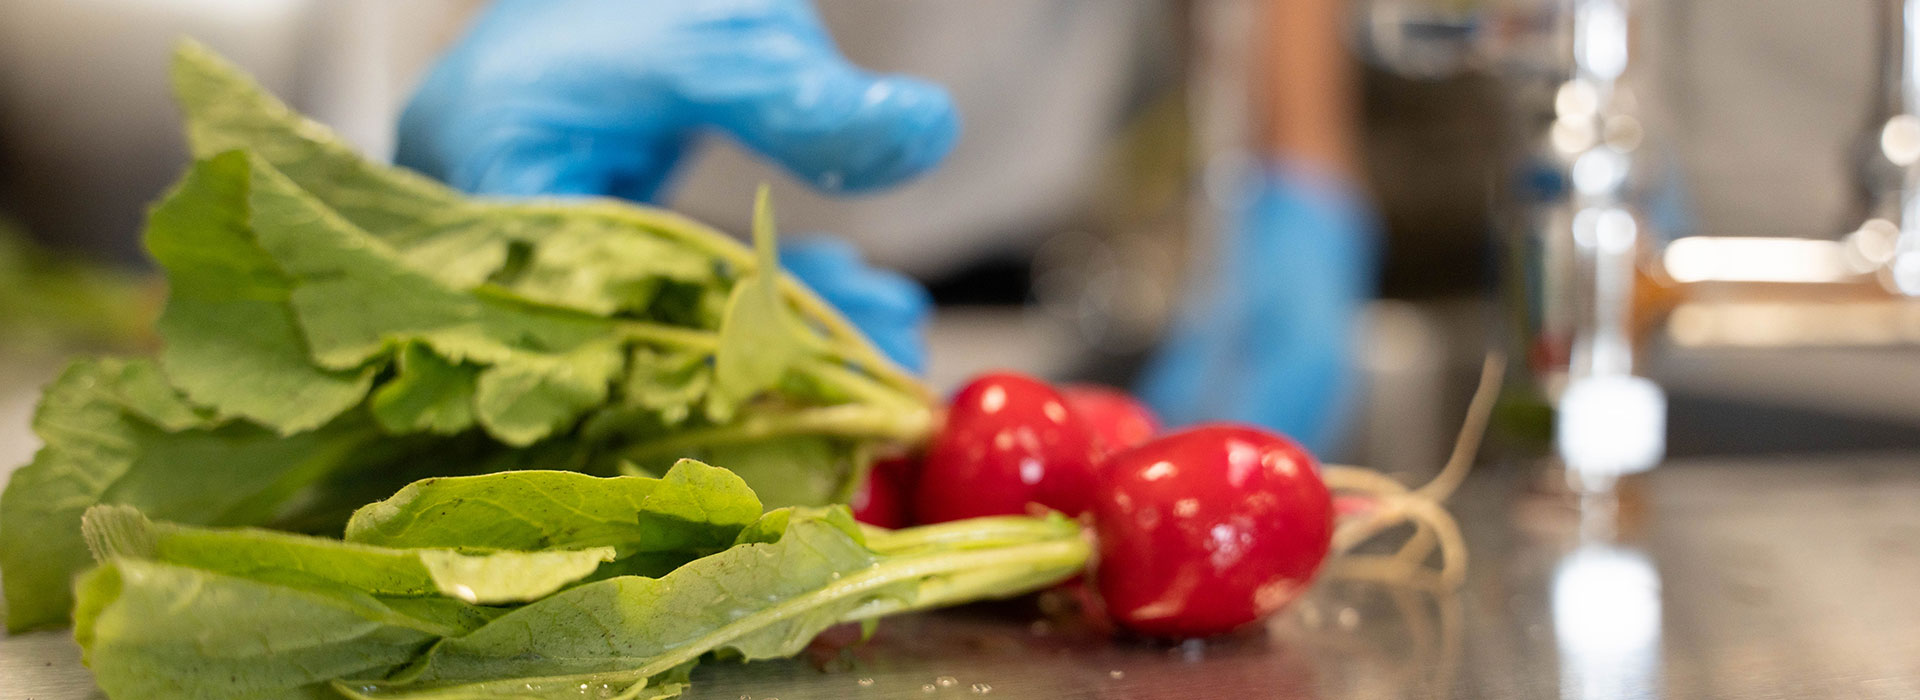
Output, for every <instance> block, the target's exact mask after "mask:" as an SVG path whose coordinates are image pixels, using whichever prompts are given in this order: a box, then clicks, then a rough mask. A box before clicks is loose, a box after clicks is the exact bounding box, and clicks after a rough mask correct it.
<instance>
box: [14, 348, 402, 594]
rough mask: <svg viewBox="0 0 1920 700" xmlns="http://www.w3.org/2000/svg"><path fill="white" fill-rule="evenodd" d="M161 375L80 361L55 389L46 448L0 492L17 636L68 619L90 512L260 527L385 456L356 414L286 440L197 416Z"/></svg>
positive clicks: (43, 411)
mask: <svg viewBox="0 0 1920 700" xmlns="http://www.w3.org/2000/svg"><path fill="white" fill-rule="evenodd" d="M158 376H159V374H158V371H157V370H155V369H154V367H153V365H152V363H151V362H150V361H144V360H118V359H98V360H82V361H78V362H75V363H74V364H73V365H71V366H70V367H68V368H67V370H66V372H64V373H63V374H61V376H60V378H59V379H58V380H55V382H54V383H53V385H52V386H51V387H48V389H47V393H46V395H45V396H44V397H43V398H42V400H41V403H40V407H39V410H38V411H36V412H35V414H34V432H35V434H37V435H38V436H39V437H40V439H41V441H42V442H43V443H44V446H43V447H41V448H40V451H39V452H38V453H37V454H35V455H34V460H33V463H31V464H28V465H27V466H24V467H21V468H20V469H19V470H17V471H15V472H14V473H13V475H12V476H11V478H10V479H9V481H8V482H7V489H6V493H5V494H4V495H0V567H4V569H5V570H6V577H5V579H4V582H5V586H6V595H7V627H8V628H9V629H12V630H22V629H27V628H30V627H36V626H40V625H46V624H53V623H57V622H59V621H61V620H63V619H64V618H65V616H66V614H67V611H68V610H69V608H70V605H71V601H72V598H71V594H70V592H69V590H68V586H69V583H70V582H71V581H72V579H73V576H74V574H76V573H79V571H80V570H81V569H82V568H84V567H86V566H87V564H88V563H89V560H88V557H87V551H86V546H85V544H84V542H83V540H82V539H81V535H80V516H81V514H82V513H83V512H85V511H86V509H87V508H88V507H89V506H92V505H94V504H98V503H125V504H129V505H133V506H135V507H138V508H140V509H141V510H143V511H145V512H148V513H152V514H154V515H156V516H157V517H164V518H168V519H172V520H179V521H183V522H194V523H232V522H263V521H265V520H266V519H267V518H269V517H271V516H273V515H275V514H276V513H277V512H278V509H279V508H280V507H281V506H282V505H283V504H285V503H286V502H287V500H288V499H290V498H292V497H293V496H294V495H295V494H297V493H299V492H300V491H301V489H303V488H305V487H306V486H307V485H309V484H311V483H313V482H314V481H316V480H318V479H320V478H322V477H324V476H325V475H327V474H330V473H332V472H334V471H336V470H339V469H343V468H347V467H348V466H349V465H352V464H356V463H365V461H368V460H375V459H378V458H380V457H381V456H383V455H385V454H387V451H386V450H376V449H367V446H368V444H369V442H370V441H371V440H372V439H373V438H375V437H376V435H377V432H376V431H375V430H374V429H373V426H372V425H370V424H368V423H366V422H365V421H363V420H354V419H353V418H352V417H351V416H349V417H346V418H343V419H341V420H339V421H336V422H334V423H333V424H330V425H328V426H327V427H325V428H322V429H320V430H316V431H312V432H308V433H301V434H299V435H295V436H291V437H285V438H283V437H281V436H279V435H276V434H274V433H272V432H270V431H267V430H264V429H261V428H257V427H253V426H250V425H244V424H220V423H217V422H215V421H212V420H210V419H205V418H197V417H196V413H195V410H196V409H194V408H193V407H192V406H191V404H188V403H186V401H185V400H184V399H183V398H181V397H180V396H179V395H178V394H177V393H170V392H168V391H165V390H163V389H162V388H161V386H160V385H158V383H157V377H158ZM156 421H157V422H156ZM175 431H179V432H175ZM394 447H395V448H397V447H398V445H396V446H394Z"/></svg>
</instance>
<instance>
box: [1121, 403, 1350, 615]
mask: <svg viewBox="0 0 1920 700" xmlns="http://www.w3.org/2000/svg"><path fill="white" fill-rule="evenodd" d="M1319 469H1320V465H1319V463H1318V462H1316V461H1315V460H1314V458H1313V456H1312V455H1310V454H1308V453H1307V451H1306V450H1305V449H1304V448H1302V447H1300V445H1299V444H1297V443H1295V442H1294V441H1292V440H1289V439H1287V438H1285V437H1281V436H1279V435H1275V434H1273V433H1270V432H1267V431H1264V430H1260V429H1258V428H1251V427H1244V426H1237V425H1207V426H1201V427H1196V428H1191V429H1188V430H1183V431H1180V432H1177V433H1174V434H1172V435H1168V436H1166V437H1162V438H1159V439H1157V440H1154V441H1152V442H1149V443H1147V444H1145V445H1141V446H1140V447H1136V448H1134V449H1132V450H1128V451H1126V452H1122V453H1120V454H1118V455H1114V456H1113V458H1112V459H1110V460H1108V461H1107V462H1106V464H1104V465H1103V466H1102V467H1101V470H1102V471H1101V474H1100V477H1101V483H1100V491H1099V494H1098V496H1097V497H1096V498H1095V500H1094V503H1093V515H1094V529H1095V532H1096V533H1097V534H1098V535H1099V549H1100V559H1099V568H1098V570H1097V571H1096V572H1095V576H1096V578H1097V581H1098V584H1099V587H1100V595H1101V598H1102V599H1103V600H1104V601H1105V603H1106V607H1107V613H1108V614H1109V615H1111V616H1112V617H1113V619H1114V620H1115V621H1116V622H1118V623H1119V624H1121V625H1122V626H1124V627H1126V628H1128V629H1131V630H1133V631H1135V632H1138V633H1141V634H1145V635H1148V636H1154V637H1202V636H1207V635H1214V634H1221V633H1224V632H1228V631H1232V630H1233V629H1235V628H1238V627H1240V626H1242V625H1246V624H1248V623H1251V622H1253V621H1255V620H1259V619H1260V618H1263V617H1266V616H1267V615H1269V614H1271V613H1273V612H1274V611H1275V610H1279V609H1280V608H1282V607H1284V606H1286V604H1287V603H1290V602H1292V601H1293V599H1294V598H1296V597H1298V596H1299V595H1300V593H1301V592H1303V591H1305V590H1306V589H1307V584H1308V583H1309V582H1311V581H1312V579H1313V575H1314V573H1315V572H1316V571H1318V570H1319V568H1320V563H1321V562H1322V561H1323V560H1325V559H1326V557H1327V549H1328V548H1329V547H1330V546H1331V544H1332V537H1333V503H1332V498H1331V496H1330V495H1329V494H1328V492H1327V487H1326V485H1325V484H1324V483H1322V482H1321V481H1320V473H1319Z"/></svg>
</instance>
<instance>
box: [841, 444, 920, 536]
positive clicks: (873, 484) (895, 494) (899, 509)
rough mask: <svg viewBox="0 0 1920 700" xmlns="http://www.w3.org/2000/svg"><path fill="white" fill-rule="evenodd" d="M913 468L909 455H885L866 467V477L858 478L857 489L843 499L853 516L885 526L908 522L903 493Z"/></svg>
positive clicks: (903, 525) (911, 476) (862, 520)
mask: <svg viewBox="0 0 1920 700" xmlns="http://www.w3.org/2000/svg"><path fill="white" fill-rule="evenodd" d="M913 472H914V460H913V459H912V458H909V457H889V458H886V459H882V460H879V461H877V462H874V464H873V468H872V469H869V470H867V478H866V480H865V481H862V482H860V487H859V489H857V490H855V491H854V492H853V498H852V499H850V500H849V501H848V502H847V506H848V507H850V508H852V509H853V519H854V520H858V521H860V522H863V523H866V524H868V525H875V526H879V527H884V528H888V529H899V528H903V527H906V526H908V525H912V524H913V518H912V516H911V514H910V513H908V509H907V496H908V495H909V493H910V488H909V487H910V485H911V484H912V483H913Z"/></svg>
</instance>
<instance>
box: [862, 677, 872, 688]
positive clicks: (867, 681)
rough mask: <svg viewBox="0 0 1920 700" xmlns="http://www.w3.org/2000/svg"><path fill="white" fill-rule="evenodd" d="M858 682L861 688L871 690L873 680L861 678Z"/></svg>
mask: <svg viewBox="0 0 1920 700" xmlns="http://www.w3.org/2000/svg"><path fill="white" fill-rule="evenodd" d="M858 682H859V683H860V687H862V688H871V687H873V679H872V678H862V679H860V680H859V681H858Z"/></svg>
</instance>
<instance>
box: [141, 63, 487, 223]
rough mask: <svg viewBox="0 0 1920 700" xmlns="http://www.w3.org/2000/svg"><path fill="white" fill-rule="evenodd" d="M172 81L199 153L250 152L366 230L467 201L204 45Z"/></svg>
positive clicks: (435, 214) (177, 67)
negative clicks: (369, 154) (318, 118)
mask: <svg viewBox="0 0 1920 700" xmlns="http://www.w3.org/2000/svg"><path fill="white" fill-rule="evenodd" d="M172 79H173V89H174V95H175V97H176V98H177V99H178V100H179V102H180V106H181V109H182V110H183V111H184V113H185V116H186V126H187V141H188V143H189V144H190V145H191V146H192V149H193V155H194V157H196V158H210V157H213V156H214V155H217V154H220V153H225V152H227V151H232V150H246V151H249V152H251V153H253V154H254V155H256V156H258V157H259V158H261V159H263V160H265V161H266V162H268V163H271V164H273V167H274V168H275V169H276V170H279V171H280V172H282V173H285V174H286V175H287V177H289V178H291V179H292V180H293V181H294V182H297V183H299V186H300V187H301V188H303V189H305V190H308V191H310V192H313V193H314V194H315V196H318V197H320V198H321V199H324V200H326V201H327V202H328V204H329V205H330V206H331V207H332V208H333V209H334V210H335V211H337V212H339V214H340V216H342V217H344V218H345V219H346V220H348V221H351V222H353V224H354V225H355V226H358V227H360V228H361V229H363V230H367V231H379V232H391V233H393V234H396V235H398V234H404V233H406V232H409V231H410V230H412V229H415V228H417V227H420V226H421V225H422V223H423V222H431V221H435V220H437V219H438V218H439V217H443V216H446V215H447V211H448V210H449V209H457V208H458V207H459V206H460V205H461V204H462V203H463V202H464V200H463V199H462V198H461V197H460V195H459V194H458V193H456V192H454V191H453V190H452V189H450V188H448V187H447V186H445V185H442V184H440V183H438V182H434V181H433V180H432V179H430V178H427V177H423V176H421V175H419V174H417V173H413V172H409V171H406V170H401V169H399V168H393V167H388V166H385V165H381V164H378V163H375V162H373V161H370V160H368V159H366V158H364V157H362V156H360V154H358V153H355V152H354V150H353V149H352V148H351V147H349V146H347V145H346V143H345V142H343V141H341V140H340V138H339V137H338V136H335V135H334V134H333V133H332V132H331V131H329V130H328V129H327V128H326V127H324V126H321V125H320V124H318V123H316V122H314V121H312V120H310V119H307V118H305V117H302V116H300V115H299V114H297V113H295V112H294V111H293V110H291V109H288V108H287V106H286V105H285V104H284V103H282V102H280V101H279V100H276V99H274V98H273V96H271V95H268V94H267V93H266V92H265V91H263V90H261V89H260V87H259V86H258V85H256V84H254V82H253V81H252V80H250V79H248V78H247V76H246V74H245V73H243V72H241V71H240V69H238V68H236V67H234V66H233V64H231V63H228V62H227V61H225V60H224V59H222V58H220V57H219V56H216V55H214V53H213V52H212V51H211V50H208V49H207V48H206V47H205V46H202V45H200V44H198V43H195V42H192V41H183V42H181V43H180V45H179V46H178V48H177V49H176V50H175V51H174V54H173V65H172Z"/></svg>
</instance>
